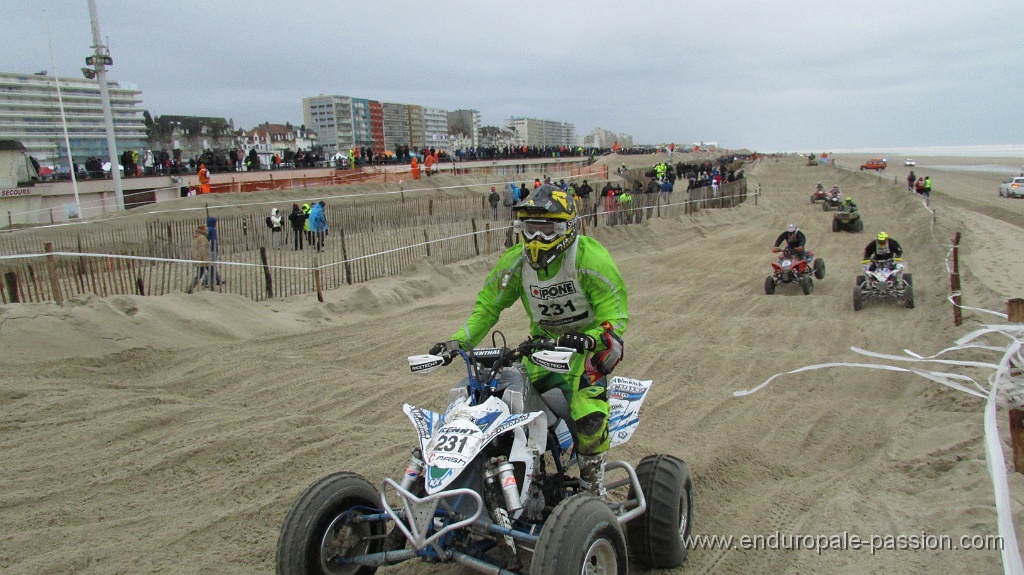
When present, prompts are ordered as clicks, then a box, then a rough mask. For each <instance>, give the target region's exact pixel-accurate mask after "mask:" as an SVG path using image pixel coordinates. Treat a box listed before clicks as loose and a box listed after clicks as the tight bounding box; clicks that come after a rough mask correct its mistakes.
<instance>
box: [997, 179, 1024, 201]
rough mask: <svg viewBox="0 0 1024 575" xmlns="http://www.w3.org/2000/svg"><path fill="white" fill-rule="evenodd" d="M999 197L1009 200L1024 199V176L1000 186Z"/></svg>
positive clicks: (1008, 180) (1009, 180)
mask: <svg viewBox="0 0 1024 575" xmlns="http://www.w3.org/2000/svg"><path fill="white" fill-rule="evenodd" d="M999 195H1000V196H1003V197H1007V198H1024V176H1016V177H1013V178H1009V179H1007V180H1006V181H1005V182H1003V183H1001V184H999Z"/></svg>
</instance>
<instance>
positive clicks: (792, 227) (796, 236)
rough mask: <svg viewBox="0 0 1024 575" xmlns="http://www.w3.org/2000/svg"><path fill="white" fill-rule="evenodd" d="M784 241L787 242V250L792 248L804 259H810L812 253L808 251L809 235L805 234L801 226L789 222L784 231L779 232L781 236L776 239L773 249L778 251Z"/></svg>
mask: <svg viewBox="0 0 1024 575" xmlns="http://www.w3.org/2000/svg"><path fill="white" fill-rule="evenodd" d="M782 242H786V248H785V249H787V250H792V251H793V253H795V254H798V255H799V256H800V257H802V258H803V259H805V260H806V259H808V256H809V255H810V254H809V253H808V252H807V249H806V248H807V236H805V235H804V233H803V232H802V231H800V228H798V227H796V224H789V226H788V227H787V228H786V230H785V231H784V232H782V233H781V234H779V237H778V238H776V239H775V245H774V246H773V247H772V251H773V252H775V253H778V252H780V251H782V250H780V249H779V246H780V245H782Z"/></svg>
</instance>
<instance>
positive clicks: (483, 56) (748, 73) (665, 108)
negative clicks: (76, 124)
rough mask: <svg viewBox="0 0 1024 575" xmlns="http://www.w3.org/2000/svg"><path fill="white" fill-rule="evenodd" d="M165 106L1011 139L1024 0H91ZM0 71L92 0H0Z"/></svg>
mask: <svg viewBox="0 0 1024 575" xmlns="http://www.w3.org/2000/svg"><path fill="white" fill-rule="evenodd" d="M96 5H97V12H98V15H99V25H100V32H101V33H102V35H103V36H104V37H105V41H106V42H107V43H108V44H109V47H110V51H111V55H112V56H113V58H114V66H113V67H112V68H111V69H110V71H109V78H110V79H112V80H116V81H119V82H122V83H130V84H134V85H136V86H137V87H138V88H139V89H141V90H142V99H143V104H142V107H143V108H145V109H148V110H149V111H150V113H151V114H153V115H154V116H160V115H164V114H172V115H196V116H217V117H224V118H231V119H233V120H234V122H235V127H237V128H251V127H253V126H255V125H256V124H259V123H261V122H264V121H270V122H274V123H284V122H292V123H294V124H301V123H302V122H303V119H302V98H303V97H306V96H314V95H317V94H321V93H322V94H337V95H344V96H352V97H357V98H369V99H373V100H378V101H384V102H398V103H404V104H418V105H423V106H428V107H433V108H442V109H446V110H456V109H464V108H472V109H476V110H479V111H480V113H481V115H482V119H483V123H484V125H494V126H501V125H503V121H504V120H505V119H506V118H509V117H511V116H518V117H527V118H539V119H544V120H554V121H560V122H570V123H572V124H574V125H575V127H576V133H577V134H588V133H590V131H591V130H592V129H594V128H596V127H601V128H604V129H607V130H610V131H612V132H615V133H625V134H629V135H631V136H633V138H634V141H635V142H636V143H638V144H660V143H669V142H676V143H693V142H699V141H707V142H718V143H719V144H720V145H722V146H724V147H730V148H749V149H752V150H758V151H765V152H769V151H826V150H832V151H838V150H850V149H870V148H872V147H878V148H885V149H891V148H895V147H911V148H912V147H922V146H970V145H999V144H1024V137H1022V131H1024V120H1022V119H1021V118H1022V103H1024V6H1022V4H1021V0H972V1H963V2H961V1H944V0H927V1H926V0H909V1H899V0H896V1H893V0H885V1H881V0H860V1H857V2H851V1H841V2H831V1H827V0H826V1H823V2H795V1H790V0H781V1H773V0H766V1H762V2H754V1H733V0H724V1H723V0H716V1H707V2H687V1H684V0H672V1H659V0H653V1H652V0H647V1H644V2H630V1H626V0H622V1H618V2H610V1H604V0H590V1H587V2H583V1H577V2H562V1H559V0H547V1H535V0H519V1H517V2H490V1H486V0H476V1H473V2H468V1H462V0H460V1H444V0H432V1H430V2H410V1H401V2H399V1H391V0H373V1H362V2H336V1H332V0H322V1H321V2H316V3H313V2H307V1H305V0H285V1H280V0H279V1H275V2H266V1H263V0H245V1H236V0H205V1H202V2H200V1H195V0H156V1H154V0H136V1H132V0H118V1H116V2H115V1H114V0H96ZM3 19H4V21H3V23H2V30H3V41H2V44H0V47H2V49H0V71H4V72H25V73H32V72H38V71H41V70H50V71H51V74H52V70H53V66H52V65H51V59H50V45H51V43H50V42H48V40H47V36H48V34H47V21H49V27H50V30H51V31H52V38H53V41H52V47H53V53H54V59H55V61H56V68H57V71H58V72H59V74H60V75H61V76H80V72H79V68H81V67H82V66H84V65H85V63H84V58H85V56H86V55H88V54H89V53H91V48H90V46H91V45H92V29H91V28H90V23H89V9H88V2H87V0H36V1H35V2H23V1H20V0H19V1H16V2H15V1H10V2H5V6H4V9H3Z"/></svg>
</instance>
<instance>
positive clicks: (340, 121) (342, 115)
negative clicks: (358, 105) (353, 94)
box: [302, 94, 356, 154]
mask: <svg viewBox="0 0 1024 575" xmlns="http://www.w3.org/2000/svg"><path fill="white" fill-rule="evenodd" d="M302 117H303V121H304V122H305V123H306V129H309V130H312V131H314V132H316V133H317V135H318V136H319V142H320V145H322V146H324V148H325V149H326V150H327V151H328V152H330V153H332V154H333V153H334V152H338V151H340V152H342V153H348V150H350V149H352V148H354V147H355V145H356V141H355V129H354V126H353V122H352V98H350V97H348V96H325V95H323V94H321V95H319V96H312V97H309V98H303V99H302Z"/></svg>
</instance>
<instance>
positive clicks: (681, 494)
mask: <svg viewBox="0 0 1024 575" xmlns="http://www.w3.org/2000/svg"><path fill="white" fill-rule="evenodd" d="M636 475H637V479H639V480H640V489H641V490H643V493H644V497H646V498H647V510H646V511H644V513H643V515H641V516H640V517H637V518H636V519H634V520H632V521H630V522H629V523H627V524H626V537H627V539H628V541H629V551H630V554H631V555H632V556H633V558H634V559H636V560H637V561H638V562H640V563H641V564H643V565H644V566H645V567H648V568H650V569H671V568H673V567H678V566H679V565H682V563H683V561H685V560H686V555H687V553H688V552H689V551H690V550H689V548H688V547H687V546H686V545H687V539H688V538H689V537H690V534H691V533H692V531H693V484H692V482H691V480H690V469H689V468H688V467H687V466H686V463H684V462H683V460H682V459H679V458H678V457H673V456H671V455H649V456H647V457H645V458H643V459H642V460H641V461H640V464H639V465H637V467H636ZM635 496H636V494H635V493H634V492H633V490H632V489H631V490H630V494H629V497H630V498H633V497H635Z"/></svg>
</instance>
